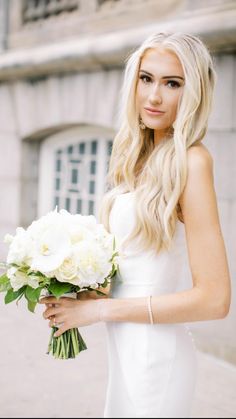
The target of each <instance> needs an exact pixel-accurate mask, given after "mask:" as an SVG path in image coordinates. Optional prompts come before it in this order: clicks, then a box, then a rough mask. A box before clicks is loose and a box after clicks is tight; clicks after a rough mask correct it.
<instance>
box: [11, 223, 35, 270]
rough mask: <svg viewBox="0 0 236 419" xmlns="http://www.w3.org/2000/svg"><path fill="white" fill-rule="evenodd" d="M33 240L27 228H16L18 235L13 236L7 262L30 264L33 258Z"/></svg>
mask: <svg viewBox="0 0 236 419" xmlns="http://www.w3.org/2000/svg"><path fill="white" fill-rule="evenodd" d="M32 246H33V242H32V239H31V237H30V235H29V234H28V232H27V230H24V228H22V227H18V228H17V229H16V235H15V236H14V237H13V239H12V241H11V243H10V247H9V251H8V255H7V263H8V264H11V263H15V264H17V265H22V264H26V265H27V264H30V262H31V259H32Z"/></svg>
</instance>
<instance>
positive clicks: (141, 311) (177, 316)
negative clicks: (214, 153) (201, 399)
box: [42, 145, 231, 336]
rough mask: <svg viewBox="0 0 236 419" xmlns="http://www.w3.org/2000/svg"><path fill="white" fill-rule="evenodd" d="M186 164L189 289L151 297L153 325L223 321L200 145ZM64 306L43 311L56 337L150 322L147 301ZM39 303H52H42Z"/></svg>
mask: <svg viewBox="0 0 236 419" xmlns="http://www.w3.org/2000/svg"><path fill="white" fill-rule="evenodd" d="M187 162H188V177H187V182H186V186H185V189H184V191H183V193H182V196H181V198H180V205H181V209H182V214H183V218H184V223H185V230H186V239H187V249H188V256H189V264H190V269H191V273H192V281H193V286H192V288H191V289H189V290H186V291H183V292H178V293H174V294H167V295H160V296H152V300H151V302H152V312H153V318H154V323H180V322H194V321H200V320H212V319H220V318H224V317H225V316H226V315H227V313H228V311H229V307H230V298H231V287H230V274H229V268H228V262H227V256H226V251H225V245H224V240H223V236H222V233H221V228H220V222H219V216H218V209H217V201H216V195H215V190H214V181H213V161H212V157H211V155H210V153H209V152H208V150H207V149H206V148H205V147H204V146H203V145H198V146H193V147H191V148H190V149H189V150H188V152H187ZM176 275H178V272H176ZM66 300H68V299H61V301H60V303H59V304H58V307H57V308H48V309H47V310H46V311H45V313H44V317H45V318H50V317H51V316H53V315H56V318H57V320H58V322H63V325H62V326H61V327H60V329H59V331H58V332H57V335H58V336H59V335H60V334H61V333H63V332H64V331H65V330H67V329H69V328H71V327H72V326H73V327H75V326H78V327H79V326H85V325H88V324H92V323H95V322H98V321H101V320H102V321H106V322H110V321H114V322H136V323H149V321H150V319H149V313H148V304H147V302H148V300H147V297H141V298H125V299H116V298H115V299H112V298H103V299H99V300H95V301H93V300H91V299H90V300H86V301H76V302H75V301H73V302H72V301H66ZM42 302H43V303H49V302H53V301H52V300H50V301H49V298H47V299H43V300H42ZM54 302H55V301H54ZM52 324H53V323H52V321H51V322H50V325H52Z"/></svg>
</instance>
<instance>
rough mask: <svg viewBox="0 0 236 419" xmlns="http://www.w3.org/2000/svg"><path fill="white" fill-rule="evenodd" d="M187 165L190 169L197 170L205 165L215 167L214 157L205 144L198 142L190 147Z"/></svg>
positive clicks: (210, 167)
mask: <svg viewBox="0 0 236 419" xmlns="http://www.w3.org/2000/svg"><path fill="white" fill-rule="evenodd" d="M187 166H188V169H190V170H191V169H193V170H194V169H195V170H196V169H198V168H203V167H205V168H207V167H208V168H209V169H212V168H213V157H212V155H211V153H210V151H209V150H208V148H207V147H206V146H205V145H204V144H202V143H198V144H196V145H193V146H191V147H189V148H188V150H187Z"/></svg>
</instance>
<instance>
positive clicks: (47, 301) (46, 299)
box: [39, 297, 59, 304]
mask: <svg viewBox="0 0 236 419" xmlns="http://www.w3.org/2000/svg"><path fill="white" fill-rule="evenodd" d="M39 304H59V299H58V298H56V297H43V298H40V300H39Z"/></svg>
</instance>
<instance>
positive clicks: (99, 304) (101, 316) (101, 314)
mask: <svg viewBox="0 0 236 419" xmlns="http://www.w3.org/2000/svg"><path fill="white" fill-rule="evenodd" d="M105 302H106V298H98V299H97V300H96V303H97V318H98V322H104V321H105V319H104V303H105Z"/></svg>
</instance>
